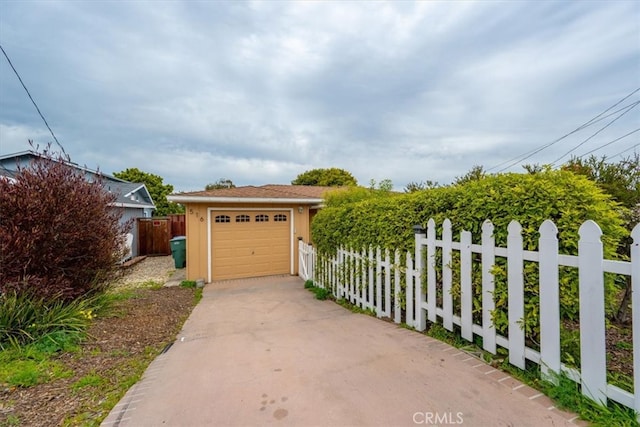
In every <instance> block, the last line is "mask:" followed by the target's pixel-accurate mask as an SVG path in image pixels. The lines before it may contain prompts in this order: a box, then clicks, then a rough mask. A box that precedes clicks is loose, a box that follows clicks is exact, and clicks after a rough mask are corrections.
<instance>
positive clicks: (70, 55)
mask: <svg viewBox="0 0 640 427" xmlns="http://www.w3.org/2000/svg"><path fill="white" fill-rule="evenodd" d="M0 8H1V12H2V13H0V39H1V40H2V45H3V47H4V48H5V49H6V50H7V52H8V53H9V55H10V56H11V58H12V60H13V62H14V65H15V66H16V67H17V68H18V70H19V72H20V73H21V75H22V77H23V79H24V81H25V82H26V83H27V85H28V87H29V89H30V90H31V92H32V94H33V95H34V97H35V99H36V101H37V102H38V104H39V106H40V108H41V109H42V110H43V112H44V113H45V116H46V117H47V119H48V121H49V123H50V124H51V125H52V127H53V129H54V131H55V132H56V134H57V136H58V138H59V139H60V140H61V141H62V142H63V144H64V145H65V147H66V149H67V151H68V152H69V153H70V154H71V156H72V158H73V160H74V161H76V162H79V163H83V164H87V166H89V167H100V168H101V169H102V170H104V171H106V172H113V171H119V170H123V169H125V168H128V167H138V168H140V169H142V170H145V171H149V172H153V173H157V174H160V175H161V176H163V177H164V178H165V182H168V183H171V184H173V185H174V186H175V187H176V189H177V190H192V189H200V188H203V187H204V185H205V184H206V183H208V182H212V181H215V180H217V179H218V178H220V177H227V178H231V179H232V180H233V181H234V182H236V183H237V184H263V183H268V182H272V183H287V182H289V181H290V180H291V179H293V178H295V176H296V175H297V174H298V173H300V172H303V171H304V170H306V169H310V168H315V167H333V166H335V167H342V168H345V169H348V170H350V171H351V172H352V173H354V175H355V176H356V177H357V178H358V180H359V181H360V182H361V183H363V184H366V183H367V182H368V180H369V179H370V178H373V179H376V180H378V181H379V180H381V179H384V178H391V179H392V180H393V181H394V183H395V184H396V187H397V188H402V186H403V185H405V184H406V183H408V182H409V181H420V180H426V179H432V180H437V181H440V182H442V183H447V182H450V181H451V180H452V179H453V178H454V177H455V176H458V175H462V174H464V173H465V172H466V171H467V170H469V169H470V168H471V167H472V166H473V165H474V164H483V165H485V166H486V167H490V166H493V165H496V164H499V163H501V162H503V161H505V160H508V159H510V158H512V157H515V156H517V155H519V154H522V153H524V152H527V151H530V150H533V149H535V148H536V147H538V146H540V145H542V144H545V143H548V142H550V141H552V140H554V139H555V138H557V137H559V136H561V135H562V134H564V133H566V132H569V131H571V130H572V129H574V128H575V127H577V126H578V125H580V124H581V123H583V122H585V121H587V120H588V119H590V118H591V117H593V116H595V115H596V114H598V113H600V112H601V111H602V110H603V109H605V108H606V107H608V106H609V105H611V104H613V103H614V102H616V101H617V100H618V99H620V98H621V97H623V96H624V95H626V94H627V93H629V92H630V91H632V90H634V89H635V88H637V87H640V77H639V76H640V72H639V71H640V60H639V58H640V56H639V53H640V42H638V40H639V36H640V24H638V22H640V4H639V3H637V2H625V1H610V2H604V1H603V2H571V3H567V2H416V3H410V2H340V3H325V2H139V1H138V2H101V1H98V2H87V3H79V2H52V1H46V2H45V1H41V2H22V3H18V2H5V3H3V4H2V5H1V6H0ZM0 73H2V74H1V76H2V79H0V89H1V91H2V96H1V97H0V153H2V154H6V153H9V152H12V151H19V150H23V149H26V148H27V146H26V139H27V138H31V139H34V140H36V142H41V143H46V142H47V141H49V140H50V139H51V138H50V136H48V135H47V133H46V129H45V128H44V125H43V124H42V122H41V121H40V119H39V117H38V116H37V114H36V112H35V110H34V109H33V106H32V105H31V104H30V102H29V100H28V99H27V97H26V95H25V94H24V92H23V90H22V88H21V87H20V86H19V82H18V81H17V79H16V78H15V76H13V74H12V72H11V70H10V68H9V67H8V64H6V61H4V62H3V63H2V64H1V65H0ZM638 99H640V96H638V95H636V96H635V97H634V98H633V99H632V100H638ZM638 110H640V109H638ZM638 118H639V115H638V113H637V112H636V111H633V112H630V113H629V114H628V115H627V116H625V118H623V119H621V120H620V123H616V125H615V126H612V127H611V128H610V129H607V131H606V132H603V134H602V135H599V136H598V137H597V138H594V140H593V141H590V142H589V143H588V144H585V146H584V147H581V149H582V148H584V149H583V150H582V151H580V150H577V151H576V154H581V153H584V152H586V151H588V150H590V149H593V148H595V147H597V146H598V145H599V144H600V145H601V144H604V143H606V142H607V141H610V140H613V139H615V138H616V137H618V136H621V135H623V134H624V133H626V132H628V131H629V130H631V129H633V128H636V127H638V126H637V125H638V123H639V120H638ZM602 124H604V123H602ZM597 128H598V127H597V126H593V127H592V128H589V129H588V130H585V131H584V132H583V133H581V134H580V135H576V137H575V138H574V139H568V140H567V141H563V142H562V143H560V144H556V145H555V146H553V147H551V148H549V149H548V150H544V151H543V152H541V153H540V154H539V155H537V156H535V157H532V158H531V159H530V160H528V162H540V163H544V162H550V161H552V160H554V159H555V158H557V157H558V156H559V155H561V154H563V153H564V152H566V151H567V150H568V149H569V148H571V147H572V146H575V145H577V144H578V143H579V142H580V141H581V140H583V139H584V138H586V137H588V136H589V135H590V134H591V133H593V132H595V131H596V130H597ZM634 144H637V138H636V139H635V140H634V139H633V137H630V138H626V139H624V140H622V141H620V142H619V143H616V144H612V145H611V146H610V147H607V148H606V149H603V150H601V151H600V152H598V153H597V154H609V155H612V154H615V153H617V152H619V151H621V150H623V149H625V148H627V147H631V146H633V145H634ZM513 170H519V167H518V166H515V167H514V168H513Z"/></svg>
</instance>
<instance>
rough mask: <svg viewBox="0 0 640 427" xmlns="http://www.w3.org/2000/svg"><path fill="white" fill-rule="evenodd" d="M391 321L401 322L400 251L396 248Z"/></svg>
mask: <svg viewBox="0 0 640 427" xmlns="http://www.w3.org/2000/svg"><path fill="white" fill-rule="evenodd" d="M393 265H394V269H393V295H394V299H393V302H394V305H393V321H394V322H395V323H400V322H402V306H401V305H400V293H401V291H402V289H401V288H400V252H398V250H397V249H396V251H395V257H394V259H393Z"/></svg>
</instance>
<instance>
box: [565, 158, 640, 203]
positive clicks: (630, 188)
mask: <svg viewBox="0 0 640 427" xmlns="http://www.w3.org/2000/svg"><path fill="white" fill-rule="evenodd" d="M562 169H564V170H568V171H571V172H573V173H576V174H578V175H584V176H586V177H587V178H589V179H590V180H592V181H593V182H595V183H596V184H598V186H599V187H600V188H602V189H603V190H604V191H605V192H607V193H608V194H610V195H611V197H613V198H614V200H615V201H617V202H619V203H620V204H622V205H623V206H625V207H627V208H629V209H633V208H635V207H637V205H638V204H639V203H640V154H638V153H636V154H635V155H633V156H629V157H626V158H624V159H622V160H620V161H619V162H618V163H611V162H608V161H607V158H606V156H603V157H601V158H598V157H596V156H593V155H592V156H590V157H589V158H587V159H582V158H579V157H573V158H571V160H569V161H568V162H567V163H565V164H564V165H562Z"/></svg>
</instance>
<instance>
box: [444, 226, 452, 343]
mask: <svg viewBox="0 0 640 427" xmlns="http://www.w3.org/2000/svg"><path fill="white" fill-rule="evenodd" d="M452 241H453V236H452V234H451V220H450V219H449V218H447V219H445V220H444V222H443V223H442V326H444V327H445V329H446V330H448V331H453V295H451V286H452V282H453V274H452V269H451V267H452V262H453V250H452V248H451V242H452Z"/></svg>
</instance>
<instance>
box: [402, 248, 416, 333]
mask: <svg viewBox="0 0 640 427" xmlns="http://www.w3.org/2000/svg"><path fill="white" fill-rule="evenodd" d="M414 276H415V275H414V273H413V258H412V257H411V252H408V251H407V275H406V278H407V287H406V291H405V292H406V298H405V299H406V308H405V320H404V321H405V323H406V324H407V325H409V326H415V322H414V320H413V308H414V307H415V301H414V300H413V290H414V289H415V288H414V285H413V282H414V280H413V279H414Z"/></svg>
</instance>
